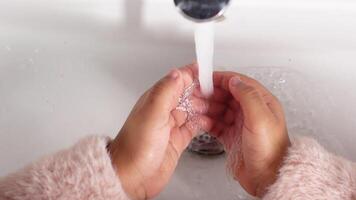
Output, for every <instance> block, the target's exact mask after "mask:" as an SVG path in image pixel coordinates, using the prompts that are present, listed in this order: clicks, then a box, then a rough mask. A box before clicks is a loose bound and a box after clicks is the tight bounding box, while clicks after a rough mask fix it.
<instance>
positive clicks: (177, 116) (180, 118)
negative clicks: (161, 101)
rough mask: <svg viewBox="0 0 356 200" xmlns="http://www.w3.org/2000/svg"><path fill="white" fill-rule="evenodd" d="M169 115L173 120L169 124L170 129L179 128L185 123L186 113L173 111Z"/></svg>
mask: <svg viewBox="0 0 356 200" xmlns="http://www.w3.org/2000/svg"><path fill="white" fill-rule="evenodd" d="M171 113H172V117H173V120H174V122H172V123H170V126H171V127H180V126H182V125H183V124H184V123H185V122H186V121H187V117H188V114H187V112H184V111H181V110H173V111H172V112H171Z"/></svg>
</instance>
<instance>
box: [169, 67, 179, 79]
mask: <svg viewBox="0 0 356 200" xmlns="http://www.w3.org/2000/svg"><path fill="white" fill-rule="evenodd" d="M168 77H169V78H171V79H177V78H178V77H179V72H178V70H177V69H172V70H171V71H170V72H169V74H168Z"/></svg>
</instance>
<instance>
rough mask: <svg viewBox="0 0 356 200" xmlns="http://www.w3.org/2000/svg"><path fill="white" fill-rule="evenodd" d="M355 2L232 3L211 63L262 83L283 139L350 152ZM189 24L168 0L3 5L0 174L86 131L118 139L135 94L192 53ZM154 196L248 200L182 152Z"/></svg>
mask: <svg viewBox="0 0 356 200" xmlns="http://www.w3.org/2000/svg"><path fill="white" fill-rule="evenodd" d="M355 18H356V3H355V2H354V1H352V0H308V1H306V0H274V1H268V2H266V1H265V0H238V1H233V3H232V5H231V7H230V9H229V10H228V12H227V18H226V20H225V21H223V22H220V23H218V24H216V50H215V65H216V67H215V68H216V69H217V70H233V71H239V72H242V73H246V74H249V75H251V76H253V77H255V78H256V79H258V80H260V81H262V82H263V83H264V84H266V86H267V87H268V88H269V89H271V90H272V91H273V93H274V94H275V95H276V96H278V97H279V98H280V100H281V102H282V103H283V105H284V108H285V110H286V115H287V119H288V127H289V132H290V134H291V135H297V134H306V135H312V136H313V137H315V138H318V139H319V140H320V141H321V143H322V144H323V145H325V146H326V147H327V148H328V149H329V150H330V151H333V152H336V153H338V154H341V155H343V156H345V157H347V158H349V159H354V160H356V154H355V151H356V147H355V145H354V141H355V140H356V134H355V130H356V117H355V115H356V114H355V113H356V92H354V91H355V89H354V86H355V85H356V68H355V61H354V58H355V56H356V21H355ZM193 29H194V24H192V23H191V22H189V21H187V20H186V19H184V18H183V17H182V16H180V14H179V13H178V12H176V10H175V8H174V5H173V1H169V0H168V1H167V0H107V1H100V0H51V1H48V0H26V1H24V0H1V1H0V158H1V159H0V176H2V175H5V174H7V173H9V172H11V171H14V170H16V169H18V168H20V167H22V166H24V165H25V164H26V163H29V162H31V161H33V160H35V159H36V158H38V157H40V156H43V155H45V154H49V153H52V152H55V151H57V150H59V149H62V148H64V147H67V146H69V145H71V144H73V143H74V142H75V141H77V140H78V139H79V138H82V137H84V136H85V135H88V134H103V135H109V136H112V137H113V136H115V134H116V133H117V132H118V130H119V129H120V127H121V126H122V124H123V123H124V121H125V119H126V117H127V115H128V113H129V111H130V109H131V108H132V106H133V105H134V103H135V101H136V100H137V98H138V97H139V96H140V95H141V94H142V93H143V92H144V91H145V90H146V89H147V88H148V86H149V85H152V84H153V83H154V82H155V81H156V80H158V79H159V78H160V77H161V76H163V75H164V74H165V73H167V72H168V71H169V70H170V69H171V68H172V67H177V66H181V65H184V64H187V63H190V62H192V61H193V60H194V59H195V54H194V43H193ZM158 199H207V200H208V199H245V195H244V193H243V191H242V189H241V188H240V187H239V186H238V184H237V183H236V182H234V181H233V180H230V179H229V178H228V175H227V173H226V171H225V169H224V156H221V157H216V158H204V157H199V156H197V155H192V154H189V153H186V154H184V156H183V158H182V161H181V162H180V163H179V166H178V168H177V171H176V173H175V174H174V177H173V179H172V181H171V182H170V184H169V185H168V187H167V188H166V189H165V191H164V192H163V193H162V194H161V195H160V196H159V197H158Z"/></svg>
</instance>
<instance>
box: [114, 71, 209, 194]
mask: <svg viewBox="0 0 356 200" xmlns="http://www.w3.org/2000/svg"><path fill="white" fill-rule="evenodd" d="M193 67H194V66H188V67H184V68H181V69H179V70H173V71H172V72H171V73H170V74H169V75H167V76H166V77H164V78H163V79H161V80H160V81H159V82H158V83H156V84H155V85H154V86H153V87H152V88H151V89H149V90H148V91H147V92H146V93H145V94H144V95H143V96H142V97H141V98H140V99H139V100H138V102H137V103H136V105H135V107H134V108H133V110H132V112H131V114H130V116H129V117H128V119H127V121H126V123H125V125H124V126H123V127H122V129H121V131H120V134H119V135H118V137H117V138H116V139H115V140H114V141H113V142H112V143H111V144H110V145H109V148H108V149H109V151H110V153H111V157H112V162H113V164H114V167H115V168H116V170H117V173H118V175H119V177H120V180H121V182H122V185H123V188H124V190H125V191H126V193H127V194H128V195H129V196H130V198H132V199H134V200H135V199H148V198H152V197H154V196H156V195H157V194H158V193H159V192H160V191H161V190H162V189H163V187H164V186H165V185H166V184H167V182H168V181H169V179H170V177H171V175H172V174H173V171H174V169H175V167H176V165H177V162H178V159H179V157H180V155H181V153H182V152H183V150H184V149H185V148H186V147H187V146H188V144H189V142H190V141H191V139H192V137H194V136H195V135H196V134H197V133H198V131H199V129H208V128H209V125H210V124H209V121H208V120H207V117H204V116H201V115H198V116H196V118H195V120H194V124H193V122H192V121H190V122H186V118H187V114H186V113H185V112H181V111H178V110H176V109H175V108H176V107H177V105H178V100H179V97H180V96H181V95H182V93H183V91H184V89H185V88H187V87H188V86H189V85H190V84H192V82H193ZM192 99H193V100H192V101H193V107H194V109H195V110H200V111H203V110H204V108H203V107H204V101H202V100H200V99H198V98H195V97H194V96H193V97H192ZM194 102H196V103H194Z"/></svg>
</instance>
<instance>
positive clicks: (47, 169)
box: [0, 137, 128, 200]
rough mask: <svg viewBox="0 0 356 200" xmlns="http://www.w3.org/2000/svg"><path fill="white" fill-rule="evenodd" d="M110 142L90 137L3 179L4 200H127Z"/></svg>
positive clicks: (0, 192) (1, 196) (0, 194)
mask: <svg viewBox="0 0 356 200" xmlns="http://www.w3.org/2000/svg"><path fill="white" fill-rule="evenodd" d="M107 142H108V139H107V138H104V137H87V138H85V139H83V140H81V141H79V142H78V143H77V144H76V145H74V146H73V147H72V148H70V149H67V150H64V151H61V152H59V153H57V154H54V155H52V156H48V157H45V158H43V159H41V160H39V161H38V162H35V163H33V164H31V165H30V166H28V167H26V168H25V169H23V170H20V171H19V172H17V173H14V174H12V175H9V176H7V177H5V178H2V179H0V199H1V200H5V199H6V200H18V199H19V200H20V199H21V200H45V199H46V200H48V199H56V200H69V199H73V200H75V199H77V200H84V199H85V200H91V199H93V200H94V199H95V200H98V199H99V200H100V199H103V200H104V199H105V200H107V199H108V200H110V199H112V200H114V199H115V200H127V199H128V198H127V196H126V195H125V192H124V191H123V189H122V187H121V184H120V181H119V179H118V177H117V175H116V173H115V171H114V169H113V167H112V164H111V160H110V157H109V154H108V153H107V150H106V145H107Z"/></svg>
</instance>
